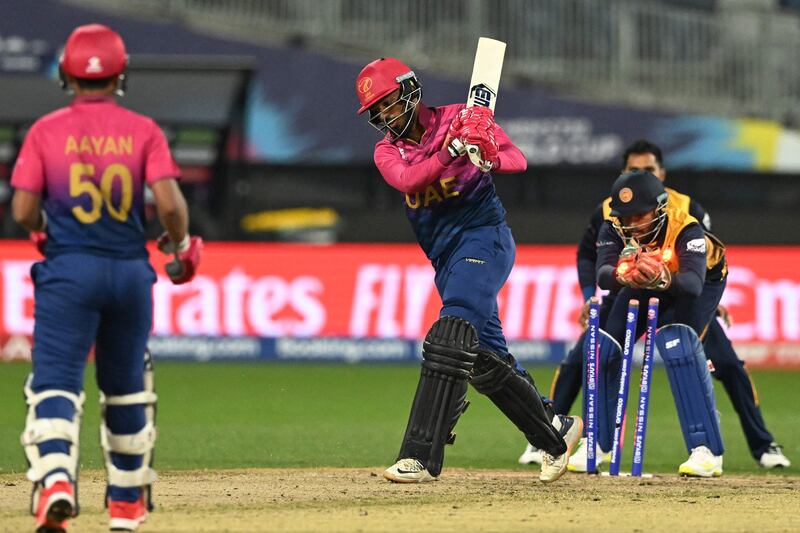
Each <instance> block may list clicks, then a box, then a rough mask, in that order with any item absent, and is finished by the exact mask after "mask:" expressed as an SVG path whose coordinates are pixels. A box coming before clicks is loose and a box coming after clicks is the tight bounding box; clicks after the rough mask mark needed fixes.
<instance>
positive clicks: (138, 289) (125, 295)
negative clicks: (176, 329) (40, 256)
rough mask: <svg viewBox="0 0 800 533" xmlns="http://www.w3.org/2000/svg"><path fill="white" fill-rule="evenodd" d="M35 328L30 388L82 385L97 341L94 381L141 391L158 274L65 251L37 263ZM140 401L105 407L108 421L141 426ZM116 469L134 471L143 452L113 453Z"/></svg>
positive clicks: (58, 412)
mask: <svg viewBox="0 0 800 533" xmlns="http://www.w3.org/2000/svg"><path fill="white" fill-rule="evenodd" d="M31 278H32V279H33V282H34V302H35V303H34V306H35V324H34V331H33V344H34V346H33V382H32V389H33V391H34V392H36V393H38V392H42V391H45V390H51V389H58V390H65V391H69V392H72V393H75V394H80V392H81V391H82V390H83V374H84V369H85V368H86V358H87V355H88V354H89V351H90V349H91V347H92V345H94V346H95V362H96V371H97V375H96V378H97V385H98V388H99V389H100V390H101V391H103V393H104V394H105V395H106V396H118V395H124V394H132V393H135V392H141V391H142V390H144V377H143V376H144V363H143V358H144V351H145V349H146V346H147V339H148V336H149V334H150V330H151V328H152V314H153V311H152V307H153V298H152V286H153V283H154V282H155V279H156V276H155V272H153V269H152V267H151V266H150V263H149V262H148V261H147V260H146V259H131V260H122V259H112V258H107V257H99V256H94V255H90V254H78V253H71V254H63V255H58V256H56V257H53V258H48V259H46V260H44V261H42V262H39V263H36V264H34V265H33V267H32V268H31ZM73 415H74V407H73V406H72V404H71V403H70V402H69V401H68V400H66V399H65V398H62V397H54V398H50V399H48V400H45V401H43V402H41V403H40V404H39V405H38V406H37V416H40V417H53V418H67V419H70V418H72V416H73ZM145 423H146V421H145V413H144V406H142V405H130V406H109V407H108V408H107V409H106V424H107V425H108V428H109V430H110V431H111V432H112V433H114V434H131V433H136V432H138V431H139V430H141V429H142V428H143V427H144V425H145ZM68 446H69V443H68V442H66V441H63V440H51V441H47V442H44V443H42V444H40V445H39V450H40V453H42V454H46V453H52V452H56V451H59V452H63V453H68V451H69V450H68ZM112 461H113V462H114V464H115V466H117V467H118V468H121V469H123V470H132V469H135V468H138V467H139V466H141V457H140V456H128V455H122V454H115V453H112ZM110 490H111V497H112V498H114V499H120V500H128V501H132V500H135V499H136V497H137V496H138V490H139V489H122V488H119V487H113V486H112V487H111V489H110Z"/></svg>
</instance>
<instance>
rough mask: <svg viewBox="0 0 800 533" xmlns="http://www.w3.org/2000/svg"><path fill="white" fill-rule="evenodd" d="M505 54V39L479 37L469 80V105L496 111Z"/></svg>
mask: <svg viewBox="0 0 800 533" xmlns="http://www.w3.org/2000/svg"><path fill="white" fill-rule="evenodd" d="M505 54H506V43H504V42H503V41H497V40H495V39H489V38H488V37H481V38H480V39H478V49H477V50H476V51H475V63H474V64H473V65H472V79H471V80H470V82H469V94H468V95H467V107H472V106H483V107H488V108H489V109H491V110H492V111H494V106H495V104H496V103H497V92H498V90H499V89H500V74H501V72H502V71H503V58H504V57H505Z"/></svg>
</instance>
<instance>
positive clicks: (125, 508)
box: [108, 491, 147, 531]
mask: <svg viewBox="0 0 800 533" xmlns="http://www.w3.org/2000/svg"><path fill="white" fill-rule="evenodd" d="M108 515H109V517H110V518H111V520H110V521H109V523H108V528H109V529H110V530H111V531H136V528H138V527H139V525H140V524H142V523H143V522H144V521H145V520H147V506H145V504H144V491H142V495H141V496H140V497H139V498H138V499H137V500H136V501H135V502H124V501H118V500H112V499H111V498H109V499H108Z"/></svg>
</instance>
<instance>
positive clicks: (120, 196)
mask: <svg viewBox="0 0 800 533" xmlns="http://www.w3.org/2000/svg"><path fill="white" fill-rule="evenodd" d="M127 64H128V56H127V54H126V52H125V45H124V43H123V41H122V38H121V37H120V36H119V35H118V34H117V33H116V32H114V31H113V30H111V29H109V28H108V27H106V26H102V25H99V24H91V25H87V26H80V27H78V28H76V29H75V31H74V32H73V33H72V34H71V35H70V36H69V39H68V40H67V43H66V46H65V49H64V54H63V56H62V58H61V61H60V71H61V79H62V85H63V87H64V88H65V89H68V90H69V91H70V92H72V93H74V94H75V98H74V99H73V100H72V103H71V104H70V105H69V106H68V107H65V108H63V109H59V110H57V111H54V112H53V113H50V114H48V115H46V116H44V117H43V118H41V119H39V120H38V121H36V123H35V124H34V125H33V126H32V127H31V129H30V131H29V132H28V134H27V136H26V138H25V142H24V144H23V146H22V149H21V151H20V154H19V158H18V159H17V163H16V166H15V167H14V173H13V175H12V179H11V184H12V186H13V187H14V188H15V189H16V191H15V194H14V199H13V202H12V210H13V213H14V218H15V220H16V221H17V222H18V223H19V224H21V225H22V226H23V227H25V228H26V229H27V230H29V231H31V232H32V238H34V241H35V242H36V243H37V246H38V247H39V250H40V251H41V252H42V253H43V254H44V256H45V259H44V260H43V261H41V262H38V263H36V264H34V265H33V268H32V269H31V278H32V279H33V283H34V288H35V289H34V305H35V309H34V313H35V325H34V332H33V372H32V373H31V374H30V376H29V377H28V380H27V382H26V383H25V397H26V400H27V403H28V416H27V420H26V424H25V429H24V431H23V433H22V438H21V440H22V445H23V446H24V448H25V454H26V456H27V459H28V462H29V466H30V469H29V470H28V478H29V479H30V480H31V481H32V482H33V483H34V491H33V499H32V502H31V511H32V512H33V514H34V515H35V517H36V526H37V531H39V532H62V531H65V530H66V526H67V519H68V518H70V517H74V516H77V515H78V501H77V482H78V466H79V461H78V455H79V444H78V436H79V434H80V422H81V414H82V412H83V401H84V393H83V375H84V368H85V366H86V359H87V356H88V354H89V351H90V350H91V348H92V345H94V347H95V363H96V372H97V375H96V377H97V384H98V387H99V389H100V404H101V416H102V420H101V424H100V428H101V431H100V432H101V435H100V442H101V447H102V449H103V455H104V459H105V463H106V468H107V472H108V478H107V480H108V489H107V493H106V502H105V503H106V506H107V507H108V512H109V515H110V527H111V529H112V530H118V531H133V530H135V529H136V528H137V527H138V525H139V524H140V523H141V522H143V521H144V519H145V517H146V516H147V512H148V511H149V510H150V507H151V501H150V485H151V484H152V483H153V481H154V480H155V478H156V475H155V472H154V470H153V469H152V464H151V459H152V456H153V446H154V443H155V437H156V429H155V402H156V395H155V391H154V389H153V367H152V362H151V361H150V358H149V356H148V355H146V343H147V338H148V335H149V334H150V329H151V325H152V286H153V283H154V282H155V280H156V275H155V273H154V272H153V269H152V267H151V266H150V263H149V261H148V254H147V250H146V249H145V233H144V224H145V218H144V187H145V184H147V185H149V186H150V187H151V189H152V191H153V195H154V197H155V201H156V208H157V211H158V215H159V218H160V220H161V223H162V224H163V226H164V228H165V229H166V233H165V234H164V236H162V238H161V239H159V246H160V248H161V249H162V250H165V251H169V252H170V253H173V254H174V255H175V259H174V260H173V261H172V263H170V264H169V265H168V273H169V275H170V278H171V279H172V281H173V283H176V284H178V283H185V282H187V281H189V280H190V279H192V277H193V276H194V273H195V270H196V268H197V265H198V263H199V261H200V253H201V249H202V241H201V240H200V239H199V238H198V237H189V235H188V233H187V227H188V215H187V210H186V203H185V201H184V198H183V195H182V194H181V192H180V189H179V188H178V185H177V182H176V178H177V176H178V175H179V170H178V168H177V166H176V165H175V162H174V161H173V159H172V156H171V155H170V151H169V148H168V146H167V142H166V139H165V137H164V134H163V133H162V132H161V130H160V129H159V128H158V126H157V125H156V123H155V122H154V121H153V120H151V119H149V118H147V117H144V116H142V115H139V114H136V113H133V112H131V111H127V110H125V109H123V108H121V107H119V106H118V105H117V104H116V102H115V100H114V96H113V95H114V93H115V92H116V93H120V94H121V93H122V91H123V90H124V88H125V75H126V68H127Z"/></svg>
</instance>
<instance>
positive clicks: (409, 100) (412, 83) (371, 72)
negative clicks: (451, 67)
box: [356, 57, 422, 140]
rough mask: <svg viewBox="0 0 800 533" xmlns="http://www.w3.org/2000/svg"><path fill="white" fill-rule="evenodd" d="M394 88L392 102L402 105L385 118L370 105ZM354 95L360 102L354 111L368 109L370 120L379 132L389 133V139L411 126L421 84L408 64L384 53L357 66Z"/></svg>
mask: <svg viewBox="0 0 800 533" xmlns="http://www.w3.org/2000/svg"><path fill="white" fill-rule="evenodd" d="M398 89H399V90H400V95H399V97H398V98H397V100H396V101H395V102H394V103H393V104H392V105H396V104H401V105H403V111H402V113H401V114H400V115H398V116H396V117H394V118H393V119H391V120H389V121H388V122H386V121H385V120H384V119H383V118H382V117H381V115H380V113H377V112H374V111H373V110H372V109H371V108H372V106H374V105H375V104H377V103H378V102H380V101H381V100H383V99H384V98H386V97H387V96H389V95H390V94H392V93H393V92H394V91H396V90H398ZM356 95H358V100H359V102H361V107H360V108H358V114H359V115H360V114H361V113H363V112H364V111H367V110H370V116H369V122H370V124H372V125H373V126H374V127H375V128H376V129H377V130H378V131H379V132H381V134H383V135H385V134H387V133H389V134H391V136H392V139H393V140H397V139H399V138H400V137H402V136H403V135H404V134H405V133H406V131H408V128H409V127H410V126H411V122H412V121H411V118H412V117H413V114H414V110H415V109H416V107H417V104H419V102H420V99H421V97H422V84H421V83H420V82H419V80H418V79H417V76H416V75H415V74H414V71H413V70H411V68H409V66H408V65H406V64H405V63H403V62H402V61H400V60H399V59H395V58H393V57H386V58H380V59H376V60H375V61H373V62H371V63H369V64H368V65H367V66H366V67H364V68H363V69H362V70H361V72H360V73H359V75H358V78H356Z"/></svg>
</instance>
